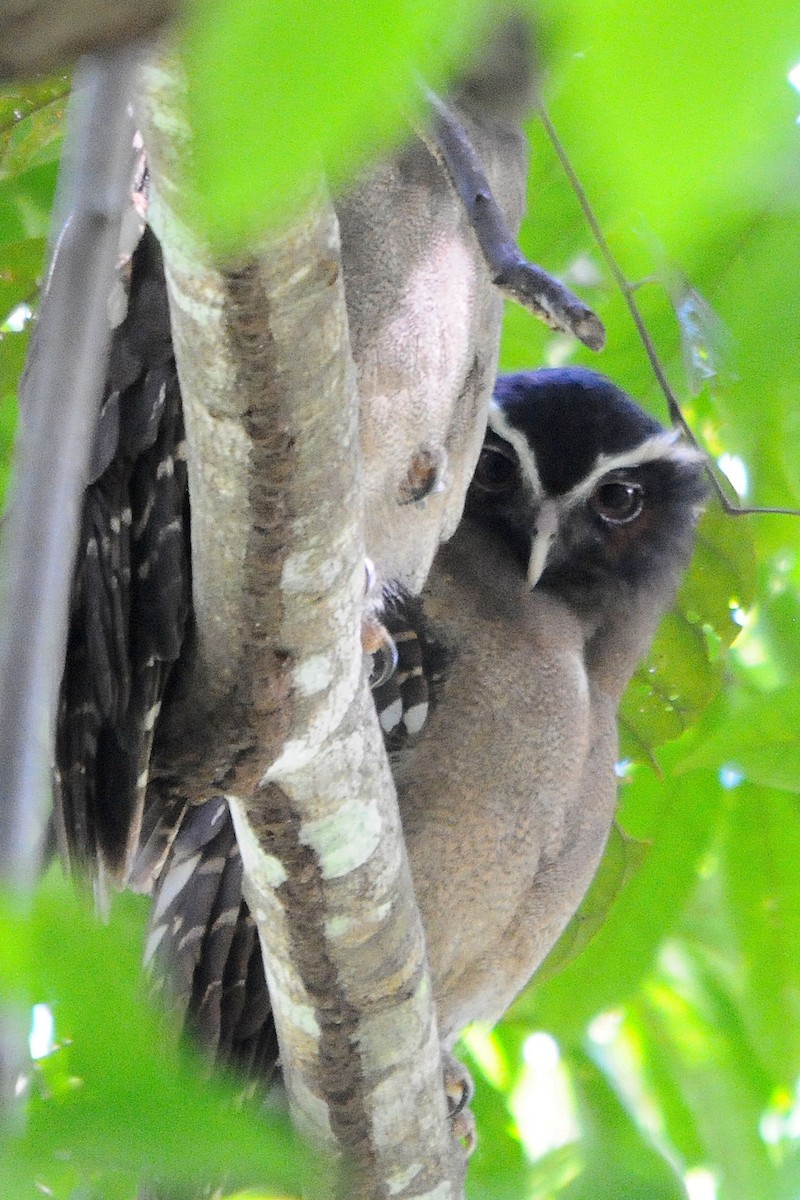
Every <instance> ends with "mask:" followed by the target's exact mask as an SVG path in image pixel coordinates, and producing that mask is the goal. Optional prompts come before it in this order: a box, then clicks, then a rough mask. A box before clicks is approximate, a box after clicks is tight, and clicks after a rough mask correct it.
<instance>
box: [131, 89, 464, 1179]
mask: <svg viewBox="0 0 800 1200" xmlns="http://www.w3.org/2000/svg"><path fill="white" fill-rule="evenodd" d="M148 84H149V95H148V101H147V109H146V134H145V139H146V144H147V147H148V151H149V153H150V157H151V163H152V166H153V177H154V193H153V196H152V200H151V213H152V220H153V223H154V226H155V228H156V232H157V233H158V235H159V237H160V238H161V240H162V245H163V248H164V255H165V264H166V269H167V277H168V286H169V291H170V303H171V311H172V318H173V325H174V330H175V344H176V351H177V357H178V366H179V372H180V376H181V387H182V390H183V396H184V411H185V418H186V428H187V442H188V458H189V477H190V494H191V503H192V538H193V572H194V579H193V588H194V602H195V613H196V622H197V641H196V654H195V659H194V663H193V667H192V668H191V670H190V672H189V674H188V676H187V677H186V678H185V679H184V692H183V705H182V708H183V717H182V728H181V734H180V740H181V744H182V746H183V747H184V751H183V752H184V754H185V756H186V757H187V759H191V760H192V765H191V767H190V769H189V771H188V773H187V777H186V778H187V779H188V780H190V781H191V780H192V779H193V780H194V783H193V784H191V786H193V787H194V788H195V789H196V790H197V791H198V792H200V791H202V789H203V787H204V786H206V787H209V786H211V782H210V781H211V780H212V779H216V780H218V781H219V782H220V785H221V786H222V788H223V790H224V791H225V793H226V794H227V796H228V798H229V802H230V804H231V809H232V812H233V816H234V821H235V825H236V830H237V836H238V839H239V844H240V847H241V851H242V856H243V860H244V866H245V877H246V894H247V899H248V903H249V904H250V907H251V909H252V911H253V913H254V915H255V917H256V920H257V923H258V927H259V933H260V936H261V941H262V946H263V949H264V955H265V963H266V970H267V975H268V979H269V984H270V993H271V999H272V1004H273V1008H274V1012H275V1018H276V1024H277V1029H278V1035H279V1040H280V1044H281V1062H282V1067H283V1072H284V1077H285V1080H286V1086H287V1091H288V1095H289V1101H290V1106H291V1109H292V1113H293V1117H294V1120H295V1123H296V1124H297V1126H298V1128H300V1129H301V1130H302V1131H303V1132H304V1133H306V1134H307V1135H308V1136H310V1137H312V1138H313V1139H314V1140H315V1141H316V1142H318V1143H319V1144H321V1145H323V1146H326V1147H328V1148H329V1149H332V1150H334V1151H335V1152H336V1153H338V1154H339V1155H340V1156H343V1157H344V1159H345V1160H346V1161H347V1163H348V1164H349V1166H350V1167H351V1168H352V1169H353V1171H354V1172H355V1175H354V1178H351V1179H350V1180H349V1182H348V1183H346V1184H345V1183H342V1182H341V1181H338V1182H337V1181H336V1180H329V1181H327V1185H326V1186H325V1188H324V1189H323V1190H324V1191H325V1192H326V1194H328V1193H330V1194H338V1195H348V1196H363V1197H367V1196H369V1197H372V1196H388V1195H392V1196H398V1197H403V1196H409V1197H411V1196H420V1197H421V1196H433V1195H435V1196H437V1197H442V1198H444V1197H448V1196H455V1195H457V1194H458V1193H459V1185H458V1183H456V1182H454V1178H453V1177H454V1175H456V1174H458V1173H460V1172H461V1171H462V1170H463V1164H462V1163H461V1162H460V1161H459V1157H460V1152H457V1148H456V1147H455V1145H454V1143H453V1142H452V1139H451V1138H450V1134H449V1130H448V1125H447V1120H446V1115H445V1102H444V1095H443V1091H442V1080H441V1064H440V1056H439V1044H438V1037H437V1034H436V1028H435V1022H434V1016H433V1006H432V998H431V989H430V982H429V979H428V974H427V967H426V963H425V954H424V943H423V935H422V928H421V923H420V919H419V915H418V912H417V910H416V904H415V902H414V897H413V890H412V887H411V880H410V875H409V871H408V864H407V861H406V856H405V849H404V845H403V840H402V833H401V828H400V823H399V817H398V813H397V805H396V800H395V797H394V789H393V785H392V780H391V776H390V773H389V770H388V764H387V761H386V755H385V752H384V749H383V743H382V737H381V734H380V730H379V727H378V723H377V719H376V717H375V712H374V707H373V704H372V700H371V697H370V694H369V690H368V687H367V683H366V679H365V675H364V670H363V666H362V661H361V660H362V654H361V648H360V638H359V630H360V620H361V609H362V604H363V593H364V540H363V520H362V516H363V514H362V499H361V475H360V452H359V444H358V397H357V393H356V388H355V376H354V371H353V367H352V362H351V359H350V349H349V340H348V331H347V313H346V309H345V303H344V289H343V283H342V276H341V261H340V255H339V245H338V225H337V221H336V217H335V214H334V212H333V209H332V207H331V205H330V203H329V201H328V200H327V198H326V196H325V195H324V192H323V191H322V190H320V191H318V193H317V194H316V195H314V196H313V197H310V198H309V201H308V203H307V205H306V207H305V210H304V212H303V213H302V214H301V216H300V217H299V218H298V219H297V220H296V221H295V223H294V224H293V225H292V226H291V227H290V228H288V229H286V230H284V231H281V232H280V233H276V234H274V235H273V236H272V237H270V238H269V239H267V240H266V241H265V243H264V245H263V246H262V247H261V248H260V250H259V251H258V252H257V253H256V254H254V255H253V257H252V258H251V259H249V260H248V261H247V262H241V263H237V264H235V265H232V266H228V267H226V268H225V269H223V268H222V267H221V266H220V265H218V264H215V263H214V262H213V261H212V259H211V256H210V255H209V254H208V252H207V250H205V249H204V247H203V246H202V245H201V244H200V243H199V242H198V241H197V239H195V238H194V237H193V236H192V234H191V233H190V231H189V230H188V228H187V227H186V226H185V225H184V224H183V223H182V221H181V219H180V217H179V216H178V212H177V208H178V205H179V203H180V196H179V191H178V186H177V182H176V181H177V179H178V172H179V166H180V156H181V153H182V146H181V139H182V138H183V137H184V136H185V132H186V131H185V129H184V128H183V125H182V121H181V118H180V95H179V88H178V87H177V85H176V82H175V79H174V78H173V77H171V76H170V74H169V73H168V72H166V71H164V70H162V69H161V68H153V69H152V70H150V71H149V73H148ZM200 709H202V711H203V718H202V720H201V721H198V720H197V719H196V714H197V712H198V710H200ZM179 723H180V722H179ZM187 747H188V748H187Z"/></svg>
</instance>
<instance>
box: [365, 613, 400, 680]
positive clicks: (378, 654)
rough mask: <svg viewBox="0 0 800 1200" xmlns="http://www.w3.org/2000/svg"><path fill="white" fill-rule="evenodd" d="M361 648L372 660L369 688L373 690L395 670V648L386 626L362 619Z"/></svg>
mask: <svg viewBox="0 0 800 1200" xmlns="http://www.w3.org/2000/svg"><path fill="white" fill-rule="evenodd" d="M361 646H362V649H363V651H364V653H365V654H369V655H370V657H371V658H372V670H371V671H370V676H369V686H370V687H371V688H372V689H373V690H374V689H375V688H379V687H381V686H382V685H383V684H384V683H386V680H387V679H390V678H391V676H392V675H393V674H394V672H395V671H396V670H397V646H396V645H395V642H394V638H393V637H392V635H391V634H390V633H389V630H388V629H387V628H386V626H385V625H382V624H381V622H380V621H377V620H375V618H374V617H364V619H363V620H362V622H361Z"/></svg>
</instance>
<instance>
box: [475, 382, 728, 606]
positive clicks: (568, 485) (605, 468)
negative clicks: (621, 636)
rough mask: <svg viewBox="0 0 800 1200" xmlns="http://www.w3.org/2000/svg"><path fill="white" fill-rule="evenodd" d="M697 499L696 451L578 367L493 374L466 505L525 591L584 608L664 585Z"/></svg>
mask: <svg viewBox="0 0 800 1200" xmlns="http://www.w3.org/2000/svg"><path fill="white" fill-rule="evenodd" d="M705 497H706V487H705V483H704V471H703V458H702V455H701V454H700V453H699V452H698V451H697V450H696V449H694V448H693V447H691V446H688V445H687V444H686V443H685V442H683V441H681V439H680V436H679V434H678V433H677V431H675V430H666V429H664V428H663V426H661V425H659V423H658V422H657V421H656V420H654V419H653V418H652V417H651V416H649V415H648V414H647V413H645V412H644V411H643V410H642V409H641V408H639V406H638V405H637V404H635V403H634V402H633V400H631V399H630V397H629V396H627V395H625V393H624V392H622V391H621V390H620V389H619V388H618V387H616V386H615V385H614V384H613V383H611V381H610V380H608V379H606V378H604V377H603V376H602V375H598V374H597V373H596V372H594V371H589V370H586V369H584V368H582V367H569V368H563V369H554V370H547V369H542V370H538V371H529V372H521V373H519V374H515V375H504V376H500V378H499V379H498V381H497V384H496V387H495V392H494V397H493V400H492V404H491V408H490V415H489V429H488V430H487V435H486V440H485V442H484V446H483V450H482V452H481V456H480V460H479V462H478V466H477V469H476V472H475V476H474V479H473V482H472V484H471V486H470V490H469V496H468V500H467V513H468V514H469V516H471V517H473V518H476V519H478V520H480V521H482V522H485V523H488V524H490V525H492V527H494V528H497V529H498V530H499V532H500V534H501V536H503V537H505V538H506V539H507V541H508V544H509V547H510V550H511V552H512V553H513V554H514V556H515V557H516V558H517V560H518V561H519V565H520V571H521V572H522V573H523V575H524V577H525V579H526V580H527V582H528V585H529V586H530V587H532V588H533V587H538V588H541V589H544V590H548V591H550V592H553V593H555V594H558V595H559V596H561V597H562V598H563V599H565V600H566V601H568V602H569V603H570V604H572V605H573V606H574V607H576V608H578V609H580V610H584V609H586V608H596V607H597V606H598V604H600V605H602V606H603V607H605V606H606V604H608V603H614V602H616V603H619V602H620V601H623V602H624V600H625V597H626V596H628V597H631V598H633V597H635V596H637V595H640V594H641V592H642V591H645V592H649V591H651V590H652V591H653V592H656V593H660V592H666V591H669V593H670V595H671V590H672V589H674V585H675V583H676V582H677V579H678V577H679V575H680V572H681V570H682V569H683V568H684V567H685V566H686V565H687V563H688V561H689V558H690V556H691V551H692V545H693V534H694V529H695V526H696V524H697V519H698V516H699V514H700V511H701V509H702V505H703V502H704V499H705Z"/></svg>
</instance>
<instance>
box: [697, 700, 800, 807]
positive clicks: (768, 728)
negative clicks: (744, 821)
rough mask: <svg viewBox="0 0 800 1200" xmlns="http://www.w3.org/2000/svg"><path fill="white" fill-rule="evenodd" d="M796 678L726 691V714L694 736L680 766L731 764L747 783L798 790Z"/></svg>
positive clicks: (799, 708)
mask: <svg viewBox="0 0 800 1200" xmlns="http://www.w3.org/2000/svg"><path fill="white" fill-rule="evenodd" d="M798 721H800V684H792V685H790V686H788V687H783V688H778V689H776V690H775V691H773V692H768V693H766V694H755V695H747V694H746V693H743V692H739V693H738V694H734V695H732V697H731V701H730V708H729V711H728V715H727V717H726V719H724V720H723V721H721V722H720V723H719V724H718V725H717V727H716V728H715V729H714V730H713V731H711V732H709V733H707V734H705V735H704V736H703V737H702V738H701V739H699V740H698V743H697V745H696V746H695V747H694V748H693V749H692V750H691V752H690V753H689V754H688V755H687V757H686V758H685V759H684V761H683V763H682V764H681V766H680V770H682V771H692V770H695V769H696V768H698V767H717V768H718V767H721V766H723V765H726V766H730V767H733V768H737V769H738V770H740V771H741V772H742V773H743V774H744V775H745V776H746V778H747V779H749V780H750V781H751V782H752V783H759V784H762V785H764V786H765V787H770V788H779V789H785V790H787V791H790V792H800V741H798V736H797V731H798V728H800V726H798Z"/></svg>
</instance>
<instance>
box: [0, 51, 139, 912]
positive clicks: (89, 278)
mask: <svg viewBox="0 0 800 1200" xmlns="http://www.w3.org/2000/svg"><path fill="white" fill-rule="evenodd" d="M136 71H137V56H136V54H135V52H134V51H132V50H131V49H129V48H126V49H123V50H115V51H109V52H108V53H107V54H104V55H102V56H97V57H94V58H87V59H86V60H84V62H83V64H82V67H81V69H80V71H79V74H78V78H77V80H76V91H75V99H74V102H73V105H72V107H71V112H70V120H69V127H68V133H67V143H66V146H65V164H66V165H67V170H66V171H65V172H64V173H63V174H62V178H61V184H60V196H59V205H58V223H57V228H59V227H60V233H59V235H58V241H57V243H56V245H55V247H54V250H53V257H52V261H51V263H50V268H49V275H48V280H47V286H46V289H45V293H44V297H43V300H42V304H41V309H40V313H39V318H38V323H37V328H36V329H35V331H34V338H35V345H34V347H33V350H32V354H31V356H30V360H29V366H28V369H27V373H26V376H25V380H24V384H23V394H22V407H23V411H22V421H21V424H20V432H19V435H18V442H17V453H16V458H15V467H14V486H13V491H12V495H11V499H10V503H9V510H8V515H7V519H6V524H5V528H4V537H3V562H2V567H0V586H1V587H2V621H3V630H2V640H0V712H2V714H3V720H2V723H0V797H2V802H1V803H0V877H2V878H3V879H5V880H6V881H7V882H10V883H12V884H13V885H15V886H19V887H23V888H25V887H30V886H31V884H32V882H33V880H34V879H35V876H36V867H37V865H38V853H39V843H40V835H41V829H42V824H43V818H44V809H45V797H46V795H47V792H48V772H49V770H50V764H51V762H52V757H53V756H52V738H53V728H54V716H55V711H54V710H55V703H56V693H57V687H58V673H59V671H60V667H61V663H62V662H63V658H64V644H65V639H66V628H67V609H68V604H69V595H70V589H71V585H72V566H73V559H74V556H75V548H76V544H77V533H78V522H79V516H80V505H81V501H82V496H83V488H84V486H85V482H86V470H87V463H88V460H89V455H90V453H91V448H92V433H93V430H94V425H95V421H96V418H97V413H98V409H99V402H100V396H101V392H102V387H103V381H104V379H105V372H106V363H107V354H108V345H109V340H110V335H111V326H110V322H109V318H108V313H107V305H108V298H109V293H110V291H111V284H112V281H113V277H114V268H115V265H116V260H117V252H118V244H119V233H120V223H121V218H122V212H123V207H124V205H125V203H126V200H127V197H128V194H129V190H130V175H131V170H132V165H133V158H132V154H133V148H132V136H133V124H132V121H131V116H130V104H131V102H132V98H133V94H134V82H135V78H136Z"/></svg>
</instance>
